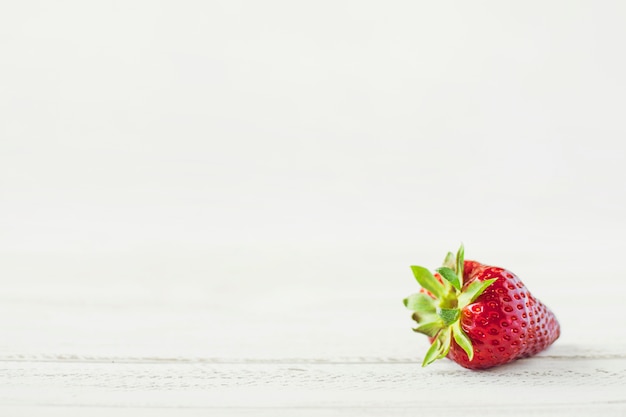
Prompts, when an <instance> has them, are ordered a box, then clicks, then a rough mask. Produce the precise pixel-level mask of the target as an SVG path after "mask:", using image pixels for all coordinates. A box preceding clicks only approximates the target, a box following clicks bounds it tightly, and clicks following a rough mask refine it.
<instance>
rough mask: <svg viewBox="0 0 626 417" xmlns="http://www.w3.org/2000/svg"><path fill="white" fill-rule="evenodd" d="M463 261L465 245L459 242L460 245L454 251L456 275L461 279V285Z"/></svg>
mask: <svg viewBox="0 0 626 417" xmlns="http://www.w3.org/2000/svg"><path fill="white" fill-rule="evenodd" d="M464 261H465V247H464V246H463V244H462V243H461V247H460V248H459V250H458V252H457V253H456V275H457V276H458V277H459V280H460V281H461V286H463V262H464Z"/></svg>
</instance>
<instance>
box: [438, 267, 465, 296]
mask: <svg viewBox="0 0 626 417" xmlns="http://www.w3.org/2000/svg"><path fill="white" fill-rule="evenodd" d="M437 272H439V274H440V275H441V276H442V277H444V278H445V279H446V281H448V282H449V283H450V285H452V286H453V287H454V288H455V289H456V290H458V291H461V282H460V281H459V277H458V276H457V275H456V274H455V273H454V271H453V270H452V269H450V268H448V267H447V266H443V267H441V268H439V269H437Z"/></svg>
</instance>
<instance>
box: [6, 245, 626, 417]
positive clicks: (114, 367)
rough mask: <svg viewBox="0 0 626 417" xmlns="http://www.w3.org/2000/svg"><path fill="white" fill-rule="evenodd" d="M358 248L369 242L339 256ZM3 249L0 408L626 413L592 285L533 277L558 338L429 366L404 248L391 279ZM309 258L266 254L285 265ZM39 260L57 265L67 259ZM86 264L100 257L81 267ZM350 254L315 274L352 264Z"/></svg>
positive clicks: (618, 364) (619, 366) (57, 411)
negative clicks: (132, 263)
mask: <svg viewBox="0 0 626 417" xmlns="http://www.w3.org/2000/svg"><path fill="white" fill-rule="evenodd" d="M352 256H354V257H358V256H362V254H361V255H359V254H358V251H355V252H354V253H353V254H352V255H350V254H343V255H342V256H341V257H337V258H336V259H340V258H342V259H343V258H347V259H348V260H350V258H351V257H352ZM3 261H4V273H5V276H15V277H17V278H19V279H17V280H15V281H13V282H12V283H10V285H5V288H4V289H3V291H2V292H1V293H0V328H1V329H2V335H3V337H2V339H1V341H0V369H1V371H0V415H2V416H33V415H52V416H57V415H58V416H78V415H91V416H100V415H111V414H113V413H115V414H116V415H129V416H130V415H146V416H162V415H163V416H164V415H182V416H195V415H227V416H231V415H232V416H248V415H267V416H270V415H271V416H292V415H299V416H335V415H337V416H351V415H380V416H395V415H399V416H400V415H407V416H408V415H411V416H414V415H429V416H440V415H441V416H443V415H452V414H454V415H459V414H462V415H464V416H474V415H476V416H479V415H480V416H484V415H487V416H500V415H504V414H506V415H533V416H535V415H546V416H548V415H550V416H560V415H563V416H565V415H567V416H578V415H580V416H583V415H603V416H623V415H626V348H625V344H624V342H625V339H624V337H623V335H624V332H623V327H624V326H623V325H622V324H619V325H615V324H614V323H613V324H611V323H610V322H609V320H599V321H598V320H597V317H596V318H595V319H594V318H593V317H591V316H589V315H587V316H585V315H582V314H580V312H579V308H578V301H577V300H582V299H583V297H584V296H585V290H584V288H582V287H579V288H577V289H576V288H575V289H572V290H570V291H569V292H567V293H563V292H562V291H560V290H559V288H558V287H559V285H557V283H554V282H552V284H550V285H548V284H547V283H546V282H543V285H540V284H541V282H542V281H541V280H540V278H541V279H542V278H543V277H537V278H530V281H531V282H532V284H534V285H531V284H530V283H529V282H527V284H528V285H529V287H530V288H531V290H533V286H534V287H537V286H540V287H542V288H541V289H542V290H543V292H544V294H541V297H540V298H544V299H549V300H550V302H548V304H549V305H550V306H551V307H552V308H553V309H554V310H555V311H556V312H557V315H558V316H559V319H560V321H561V324H562V326H563V335H562V337H561V339H560V340H558V341H557V343H556V344H555V345H554V346H552V348H550V349H549V350H547V351H546V352H544V353H542V354H540V355H539V356H538V357H535V358H531V359H525V360H520V361H517V362H514V363H512V364H510V365H506V366H503V367H500V368H496V369H492V370H487V371H481V372H475V371H469V370H465V369H463V368H461V367H459V366H457V365H456V364H454V363H452V362H450V361H447V360H445V361H439V362H437V363H435V364H433V365H431V366H430V367H428V368H424V369H423V368H421V367H420V361H421V355H423V354H424V353H425V350H426V340H425V339H424V338H423V337H420V335H416V334H414V333H413V332H411V330H410V326H411V322H410V319H409V315H410V314H409V313H408V312H406V311H404V310H403V307H402V305H401V301H400V300H401V298H402V297H403V296H404V295H405V293H406V292H407V291H411V290H413V289H414V288H415V287H414V285H413V283H412V282H411V281H410V279H411V277H410V272H409V271H408V269H406V268H404V267H405V265H404V264H400V263H399V262H397V259H386V260H383V261H380V260H379V262H378V263H379V265H380V266H379V268H380V269H381V270H386V269H390V270H389V274H388V275H387V277H388V278H385V279H375V278H373V277H381V276H382V275H380V273H381V272H382V271H379V270H377V269H376V268H374V270H371V271H370V272H369V273H367V272H366V271H365V269H363V270H362V271H359V267H356V269H357V271H356V272H357V275H355V276H354V277H353V278H346V279H343V280H335V279H334V278H333V277H332V276H327V277H323V275H322V276H321V278H319V279H318V280H317V281H311V280H309V279H308V277H307V274H308V273H307V272H302V274H301V276H300V277H305V278H307V279H300V278H297V277H295V278H294V281H293V282H288V281H287V280H283V281H280V280H279V279H277V278H267V279H265V280H263V279H261V280H259V281H258V282H255V281H254V280H244V281H240V282H243V283H245V285H238V283H237V282H238V281H236V280H235V281H222V282H219V281H216V280H206V281H203V280H201V279H198V278H197V277H194V278H193V279H191V278H185V277H181V278H180V279H178V280H169V279H166V278H167V274H161V275H159V274H158V273H155V277H156V278H155V279H154V280H141V279H138V278H137V279H135V280H130V279H128V277H122V278H120V279H112V280H109V281H108V282H107V281H105V280H102V279H96V278H97V277H98V276H97V275H98V274H99V273H102V274H106V273H108V272H107V271H106V267H105V264H106V263H107V262H109V261H112V260H111V259H101V260H100V261H94V260H93V259H83V260H80V259H78V260H76V259H74V265H75V266H74V267H72V268H73V269H72V268H70V269H66V270H64V271H65V272H67V273H68V275H67V276H66V278H59V277H58V276H57V277H56V278H55V279H54V280H45V279H42V278H40V277H38V278H37V277H35V278H33V277H32V276H31V275H28V274H27V272H28V271H27V269H28V268H26V267H24V265H25V263H23V262H22V261H23V260H21V259H20V258H19V257H12V258H11V259H8V258H5V259H3ZM117 261H119V262H122V261H121V260H120V259H117ZM299 261H300V260H292V261H289V260H288V259H286V260H285V263H286V265H284V266H283V267H280V266H278V264H273V263H272V262H270V263H269V264H267V265H265V266H264V265H260V264H257V265H256V267H255V268H256V269H257V270H259V271H260V272H261V273H262V275H263V276H264V277H269V275H267V273H268V271H269V270H271V269H272V267H276V268H277V274H278V275H279V276H283V275H282V274H283V273H284V272H286V271H287V270H290V269H291V268H294V267H295V264H296V263H298V262H299ZM38 262H43V264H44V265H48V266H49V268H50V271H51V274H53V275H54V274H55V273H56V272H59V271H61V269H59V268H60V267H59V265H68V264H67V263H66V262H69V259H64V258H63V257H62V256H61V257H60V258H55V259H54V260H52V258H49V257H48V258H47V257H45V256H41V257H40V258H39V259H38ZM46 262H48V264H46ZM290 262H293V265H292V264H291V263H290ZM376 263H377V262H376V261H375V260H374V261H373V264H374V265H375V264H376ZM113 264H115V263H113ZM20 265H21V266H20ZM55 265H56V266H55ZM76 265H78V266H76ZM81 265H82V266H81ZM89 265H92V266H101V267H102V268H104V269H105V271H104V272H103V271H102V270H100V272H97V271H96V269H93V274H95V275H94V276H92V280H90V281H82V280H81V278H80V274H79V272H80V271H83V272H85V271H86V270H88V269H89V268H90V267H89ZM127 265H128V264H127ZM353 266H354V264H353V263H352V262H348V263H346V264H345V265H343V263H342V262H340V261H337V262H335V263H332V262H331V264H327V265H326V266H311V270H312V271H313V272H310V273H311V274H315V273H316V272H319V271H320V270H322V269H327V271H328V272H330V271H331V269H332V270H334V271H336V272H335V273H336V274H337V276H339V275H341V276H344V277H345V276H347V275H345V274H346V273H347V272H348V271H349V270H350V269H351V268H353ZM40 267H41V264H40ZM25 268H26V269H25ZM81 268H84V269H81ZM250 268H251V269H252V267H250ZM281 268H284V269H281ZM243 269H244V270H243V271H238V272H237V271H235V272H233V271H231V274H232V275H233V276H237V274H239V273H241V274H244V275H245V273H247V272H248V271H247V267H245V266H244V267H243ZM528 270H529V271H531V272H533V271H535V269H534V267H533V266H530V267H528ZM55 271H56V272H55ZM224 272H225V271H224ZM359 274H360V275H361V279H359V278H358V275H359ZM192 275H193V274H192ZM331 275H332V274H331ZM285 276H286V275H285ZM337 276H335V278H336V277H337ZM68 277H69V278H68ZM159 277H160V278H159ZM272 279H273V281H272ZM359 281H361V285H359V284H358V282H359ZM526 281H529V279H526ZM4 282H5V284H7V283H9V281H8V280H7V281H4ZM264 282H265V284H264ZM267 282H271V283H272V285H271V286H269V287H268V286H267V285H266V284H267ZM95 283H97V285H95ZM616 284H617V282H616ZM613 288H614V290H615V291H614V292H611V293H610V294H607V295H606V299H605V302H606V303H608V304H607V305H608V307H606V308H605V310H604V311H605V312H607V313H608V314H609V316H610V314H617V313H618V312H619V311H621V307H620V304H619V297H620V295H619V294H620V293H621V294H623V290H624V285H623V284H621V286H619V284H617V285H616V286H615V287H613ZM599 304H600V303H599V302H597V303H595V304H594V302H590V303H588V307H589V308H590V309H591V311H596V310H593V308H594V307H596V306H597V305H599ZM597 311H600V310H597ZM594 321H597V322H595V323H594ZM446 397H448V398H446Z"/></svg>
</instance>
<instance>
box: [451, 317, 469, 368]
mask: <svg viewBox="0 0 626 417" xmlns="http://www.w3.org/2000/svg"><path fill="white" fill-rule="evenodd" d="M452 336H453V337H454V341H455V342H456V343H457V345H459V346H460V347H461V349H463V350H464V351H465V353H467V357H468V358H469V360H470V361H471V360H472V359H473V358H474V346H472V342H471V340H470V339H469V337H467V334H465V332H464V331H463V329H461V324H460V323H459V322H457V323H455V324H454V326H453V327H452Z"/></svg>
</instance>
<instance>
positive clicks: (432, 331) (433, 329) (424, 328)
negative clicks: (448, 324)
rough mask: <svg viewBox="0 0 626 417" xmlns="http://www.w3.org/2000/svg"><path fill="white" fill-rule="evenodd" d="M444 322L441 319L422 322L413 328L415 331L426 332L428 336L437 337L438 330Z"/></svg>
mask: <svg viewBox="0 0 626 417" xmlns="http://www.w3.org/2000/svg"><path fill="white" fill-rule="evenodd" d="M443 325H444V324H443V322H442V321H441V320H439V319H436V320H434V321H430V322H427V323H423V324H420V325H419V326H417V327H416V328H414V329H413V331H414V332H417V333H422V334H425V335H426V336H428V337H435V336H436V335H437V332H439V330H441V328H442V327H443Z"/></svg>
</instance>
